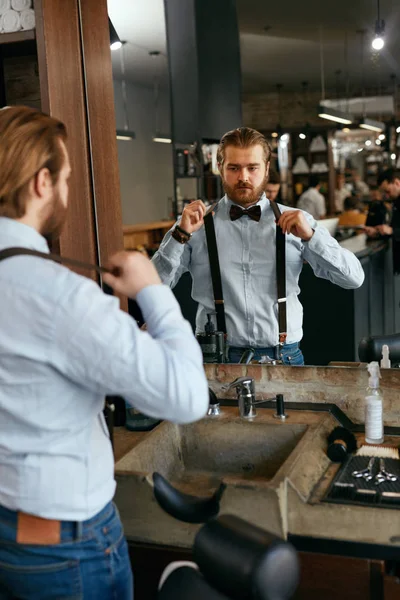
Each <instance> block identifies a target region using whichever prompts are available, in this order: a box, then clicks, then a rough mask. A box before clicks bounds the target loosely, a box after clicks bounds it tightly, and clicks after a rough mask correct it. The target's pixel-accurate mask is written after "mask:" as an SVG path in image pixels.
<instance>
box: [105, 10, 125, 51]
mask: <svg viewBox="0 0 400 600" xmlns="http://www.w3.org/2000/svg"><path fill="white" fill-rule="evenodd" d="M108 29H109V32H110V48H111V50H119V49H120V48H121V47H122V42H121V40H120V39H119V35H118V33H117V32H116V31H115V27H114V25H113V24H112V22H111V19H110V17H108Z"/></svg>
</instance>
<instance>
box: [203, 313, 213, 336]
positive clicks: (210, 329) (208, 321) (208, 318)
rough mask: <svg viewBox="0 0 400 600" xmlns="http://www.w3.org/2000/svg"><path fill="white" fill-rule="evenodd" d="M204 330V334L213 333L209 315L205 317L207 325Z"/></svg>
mask: <svg viewBox="0 0 400 600" xmlns="http://www.w3.org/2000/svg"><path fill="white" fill-rule="evenodd" d="M204 329H205V332H206V333H214V331H215V327H214V323H213V322H212V321H211V315H210V314H208V315H207V323H206V326H205V328H204Z"/></svg>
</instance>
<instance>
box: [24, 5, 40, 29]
mask: <svg viewBox="0 0 400 600" xmlns="http://www.w3.org/2000/svg"><path fill="white" fill-rule="evenodd" d="M35 25H36V22H35V11H34V10H32V9H31V8H27V9H26V10H23V11H22V12H21V27H22V29H25V30H26V31H28V30H30V29H35Z"/></svg>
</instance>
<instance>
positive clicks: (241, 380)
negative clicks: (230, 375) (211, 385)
mask: <svg viewBox="0 0 400 600" xmlns="http://www.w3.org/2000/svg"><path fill="white" fill-rule="evenodd" d="M233 387H234V388H236V389H237V390H240V389H241V390H246V391H248V392H250V393H254V379H253V377H238V378H237V379H235V380H234V381H232V383H228V384H225V385H223V386H222V387H221V389H222V390H223V391H224V392H227V391H228V390H231V389H232V388H233Z"/></svg>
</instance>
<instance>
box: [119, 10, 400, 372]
mask: <svg viewBox="0 0 400 600" xmlns="http://www.w3.org/2000/svg"><path fill="white" fill-rule="evenodd" d="M350 7H351V8H350ZM108 8H109V16H110V19H111V21H112V23H113V25H114V27H115V29H116V32H117V34H118V35H119V37H120V39H121V41H122V42H123V45H122V47H121V48H120V49H119V50H116V51H113V52H112V59H113V76H114V90H115V106H116V118H117V128H118V133H119V134H121V133H122V138H123V137H124V136H123V133H124V130H125V131H126V132H130V131H132V132H133V134H134V136H133V139H131V138H129V136H128V135H127V136H126V137H127V138H128V139H119V140H118V152H119V166H120V178H121V201H122V214H123V225H124V243H125V247H126V248H127V249H139V250H141V251H145V252H147V254H148V255H149V256H152V255H153V254H154V253H155V251H156V250H157V248H158V247H159V245H160V242H161V241H162V239H163V237H164V235H165V234H166V232H167V231H168V230H169V229H170V228H171V227H172V226H173V224H174V223H175V219H176V217H177V216H179V215H180V214H181V213H182V210H183V209H184V208H185V206H186V204H188V203H189V202H190V201H191V200H193V199H196V198H198V197H201V198H202V199H203V200H204V202H205V203H206V204H211V203H212V202H213V201H215V200H217V199H219V198H220V197H221V195H222V194H223V189H222V188H223V186H222V183H221V178H220V176H219V174H218V169H217V167H216V148H217V144H218V139H214V138H211V137H208V138H203V139H201V140H198V139H196V140H193V143H191V144H189V143H187V144H183V143H178V142H177V140H176V139H175V137H174V130H173V129H176V123H175V128H173V127H172V123H171V110H172V113H173V114H175V113H174V102H175V104H176V102H177V100H176V96H175V99H174V94H172V93H171V90H170V89H169V72H168V52H167V47H168V44H167V26H166V16H165V11H164V2H163V0H149V1H148V2H147V3H146V11H145V10H144V9H143V8H142V7H141V5H140V3H133V2H129V1H128V0H125V1H122V0H108ZM236 8H237V23H238V29H239V36H240V40H239V42H240V56H241V71H242V77H241V82H240V83H241V88H242V95H241V107H242V124H243V125H245V126H249V127H252V128H254V129H257V130H258V131H260V132H262V133H263V134H264V135H265V137H266V138H267V140H268V142H269V143H270V145H271V148H272V156H271V169H272V170H274V171H276V172H278V173H279V179H276V178H275V175H274V176H272V171H271V181H270V182H269V185H267V188H266V189H267V192H268V195H269V196H271V194H272V195H275V194H277V196H276V201H277V202H279V203H281V204H283V205H286V206H288V207H292V208H296V207H304V206H306V205H305V204H304V194H306V196H307V190H308V187H309V185H310V183H311V181H310V178H311V176H317V177H318V179H319V183H318V187H319V195H320V198H321V203H322V206H323V210H322V211H321V212H320V213H318V214H316V215H315V216H316V217H318V218H317V220H318V227H324V228H325V229H327V230H328V231H329V233H330V234H331V235H332V236H334V237H336V239H337V241H338V242H339V243H340V245H341V246H342V247H343V248H345V249H346V250H347V251H348V252H350V253H352V254H355V255H356V256H357V257H358V259H359V261H360V263H361V266H362V269H363V271H364V275H365V280H364V283H363V285H362V286H361V287H359V288H357V289H344V288H343V287H339V286H338V285H334V284H333V283H331V282H330V281H328V280H327V279H324V278H320V277H316V276H315V274H314V272H313V269H312V268H311V266H310V264H308V263H305V264H304V265H303V269H302V272H301V275H300V279H299V287H300V290H301V292H300V295H299V299H300V302H301V304H302V306H303V309H304V315H303V332H304V333H303V337H302V341H301V344H300V347H301V349H302V352H303V354H304V359H305V362H306V364H313V365H327V364H330V363H331V362H335V363H341V364H346V363H352V362H354V361H358V344H359V341H360V340H361V338H363V337H368V336H371V335H389V334H393V333H395V332H396V331H400V317H399V315H398V314H397V313H398V311H397V310H396V307H397V306H398V305H399V301H400V285H399V281H398V279H399V278H398V277H394V276H393V266H392V255H391V248H390V241H389V240H387V239H386V240H385V239H381V240H375V241H372V242H370V241H369V240H368V238H367V236H366V234H365V232H364V230H363V226H364V225H365V223H367V224H368V221H367V219H369V218H370V217H369V216H368V214H369V213H370V214H375V213H379V215H381V216H380V217H379V218H381V219H382V223H383V222H388V221H390V218H391V217H390V212H391V204H390V202H388V198H387V197H385V196H384V195H382V194H381V192H380V191H379V189H377V187H378V178H379V174H380V173H381V172H382V171H383V170H385V169H387V168H389V167H396V166H397V167H400V151H399V148H400V101H399V99H400V96H399V94H398V85H397V79H396V76H395V75H394V74H393V72H392V71H393V67H392V64H391V62H390V60H389V56H392V57H394V59H395V60H398V61H400V49H399V46H398V45H396V40H395V37H394V36H393V35H392V34H391V33H390V32H389V31H388V32H387V36H386V39H385V42H386V45H385V50H384V51H382V52H380V51H377V50H374V49H373V48H372V47H371V42H372V41H373V40H374V28H375V23H376V21H377V15H376V14H375V13H376V6H373V5H371V6H365V3H363V2H361V0H356V2H355V4H354V3H348V2H345V1H344V0H340V2H339V6H336V10H335V11H334V12H333V11H331V10H330V9H329V8H328V7H325V6H323V5H321V6H320V7H319V8H318V9H316V5H315V3H313V2H311V0H306V1H305V2H304V3H303V4H302V5H301V6H298V7H295V6H294V7H292V10H291V11H290V14H287V11H286V9H285V6H284V4H282V3H281V4H279V3H276V4H275V5H274V6H271V5H266V4H265V3H263V2H260V1H256V0H253V1H250V2H249V0H237V2H236ZM211 18H213V20H214V21H217V20H218V18H219V16H218V15H217V14H216V13H213V14H210V15H209V19H211ZM225 18H226V26H227V27H228V25H229V19H230V18H231V17H229V15H228V14H226V15H225ZM382 18H384V19H385V21H386V22H392V21H394V20H395V19H396V18H397V16H396V11H395V2H394V0H391V1H389V2H387V3H386V4H385V14H384V15H382ZM199 26H200V25H199ZM227 31H228V29H227ZM215 51H217V45H216V46H215ZM181 54H182V55H184V54H185V48H183V50H182V53H181ZM186 58H187V61H189V60H190V59H189V54H188V53H187V54H186ZM360 66H361V68H360ZM184 68H185V62H184V61H183V62H182V69H184ZM210 69H211V70H212V64H210ZM178 75H179V73H178ZM178 75H176V76H178ZM173 76H174V74H173ZM224 77H225V73H224V71H223V70H221V71H220V80H221V81H222V80H223V78H224ZM172 88H173V86H172V87H171V89H172ZM202 91H203V92H204V89H203V90H200V93H201V92H202ZM171 95H172V105H171ZM226 106H227V109H228V104H227V105H226ZM175 108H176V106H175ZM191 111H193V107H192V106H191V105H190V104H188V105H187V106H185V107H184V109H183V110H182V111H181V112H182V114H183V113H184V114H185V115H189V116H190V115H191V114H192V112H191ZM222 112H223V111H222ZM175 120H176V119H175ZM279 180H280V181H279ZM383 206H384V208H383V209H382V210H381V208H382V207H383ZM308 210H309V211H312V209H311V208H308ZM374 211H375V213H374ZM246 219H247V217H246ZM174 243H175V242H174ZM176 243H177V242H176ZM229 252H230V253H232V252H233V246H232V247H230V249H229ZM290 252H291V251H290V250H289V251H288V253H289V256H288V257H287V258H288V260H289V261H290V260H291V256H290ZM200 254H201V253H200ZM201 260H203V261H206V260H207V257H206V251H205V247H204V248H203V253H202V254H201ZM222 262H223V277H225V276H227V270H226V262H224V261H222ZM245 262H246V261H243V262H242V265H243V268H249V269H250V270H251V265H250V263H249V264H248V265H247V266H246V265H245ZM224 269H225V270H224ZM228 270H229V269H228ZM250 275H251V273H249V276H250ZM253 276H254V275H253ZM261 276H262V275H261V274H260V277H261ZM207 285H210V279H209V278H208V283H207ZM271 285H272V284H271ZM197 287H198V288H199V289H200V288H201V285H200V286H199V285H198V284H197ZM203 287H204V286H203ZM191 288H192V280H191V277H190V275H189V273H184V274H183V275H182V277H181V278H180V280H179V281H178V283H177V285H176V286H175V288H174V292H175V295H176V297H177V298H178V301H179V302H180V304H181V307H182V311H183V313H184V315H185V316H186V317H187V318H188V319H189V321H190V322H191V323H192V325H193V326H194V323H195V316H196V310H197V303H196V302H195V301H194V300H193V299H192V298H191ZM248 289H250V288H248ZM248 289H247V290H246V291H245V292H244V291H243V290H242V293H247V292H248ZM200 295H201V294H200ZM250 296H251V294H250V295H249V298H250ZM258 301H259V300H258ZM248 302H249V310H248V313H247V314H246V315H243V322H242V323H241V326H242V329H246V328H249V327H250V326H251V327H253V328H254V327H255V328H257V327H260V324H259V323H256V324H255V325H251V319H252V315H251V311H252V310H254V306H253V307H251V306H250V305H251V302H252V301H251V299H249V300H248ZM227 310H229V309H227ZM276 311H277V309H276ZM289 311H292V312H291V314H290V315H289V321H290V320H291V319H292V318H293V303H292V305H291V304H290V302H289ZM211 312H214V307H213V306H212V303H211V305H208V306H207V310H206V311H205V313H204V314H203V316H202V320H203V321H204V323H203V324H202V327H204V326H205V320H206V313H211ZM235 318H237V317H236V316H235ZM298 318H299V319H300V316H299V317H298ZM249 323H250V325H249ZM200 325H201V324H200ZM299 329H300V328H299V327H297V333H296V335H297V336H300V335H301V333H300V332H299ZM249 345H251V343H249ZM289 355H290V354H289ZM292 358H293V357H292Z"/></svg>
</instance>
